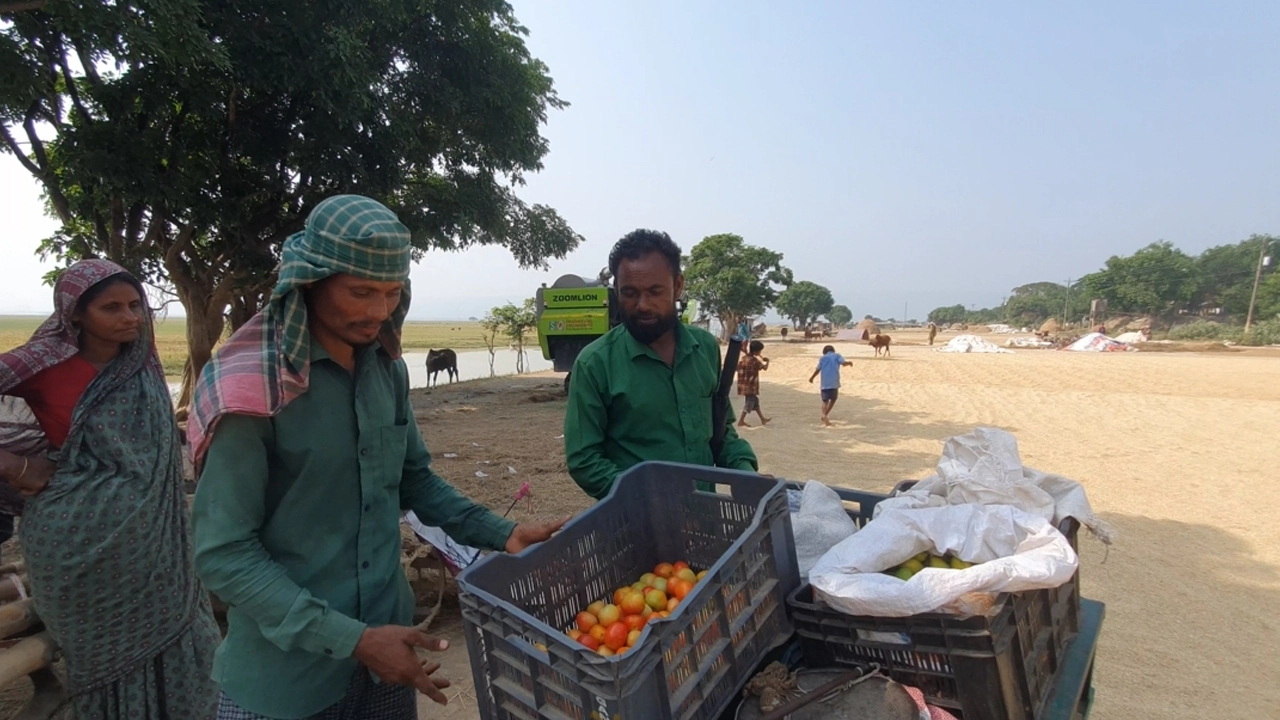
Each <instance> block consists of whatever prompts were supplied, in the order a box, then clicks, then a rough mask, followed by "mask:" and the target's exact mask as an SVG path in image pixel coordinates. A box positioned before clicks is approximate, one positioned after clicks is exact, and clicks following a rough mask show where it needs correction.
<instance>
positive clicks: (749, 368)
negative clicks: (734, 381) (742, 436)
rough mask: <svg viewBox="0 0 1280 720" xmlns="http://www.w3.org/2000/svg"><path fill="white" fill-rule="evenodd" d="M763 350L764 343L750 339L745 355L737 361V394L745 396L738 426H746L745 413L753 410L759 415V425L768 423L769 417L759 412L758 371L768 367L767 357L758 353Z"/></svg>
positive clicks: (748, 413) (747, 413)
mask: <svg viewBox="0 0 1280 720" xmlns="http://www.w3.org/2000/svg"><path fill="white" fill-rule="evenodd" d="M763 351H764V343H762V342H760V341H759V340H752V341H751V344H750V345H748V346H747V355H746V356H745V357H743V358H742V359H741V360H739V361H738V394H739V395H742V396H744V397H746V400H744V401H743V402H742V415H741V416H740V417H739V418H738V426H739V427H748V425H747V415H750V414H751V413H753V412H754V413H755V414H756V415H759V416H760V424H761V425H768V424H769V418H767V417H765V416H764V413H762V412H760V371H761V370H768V369H769V358H767V357H762V356H761V355H760V353H761V352H763Z"/></svg>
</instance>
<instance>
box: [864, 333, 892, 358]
mask: <svg viewBox="0 0 1280 720" xmlns="http://www.w3.org/2000/svg"><path fill="white" fill-rule="evenodd" d="M862 339H863V340H866V341H867V344H868V345H870V346H871V347H873V348H875V349H876V357H880V351H881V350H884V356H885V357H889V355H890V353H889V342H890V341H891V340H892V338H890V337H889V336H888V335H881V334H880V333H876V334H875V336H874V337H873V336H872V335H871V331H870V330H863V331H862Z"/></svg>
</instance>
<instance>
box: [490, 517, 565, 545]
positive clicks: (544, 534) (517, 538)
mask: <svg viewBox="0 0 1280 720" xmlns="http://www.w3.org/2000/svg"><path fill="white" fill-rule="evenodd" d="M571 519H572V517H567V518H564V519H563V520H557V521H555V522H549V523H543V524H540V525H534V524H531V523H520V524H519V525H517V526H516V527H515V529H514V530H512V531H511V537H509V538H507V546H506V548H504V549H505V550H506V551H507V552H509V553H518V552H520V551H521V550H524V549H525V548H527V547H529V546H530V545H537V544H538V543H540V542H543V541H544V540H546V539H547V538H549V537H551V536H552V535H555V534H556V533H557V532H560V528H562V527H564V524H565V523H567V522H569V520H571Z"/></svg>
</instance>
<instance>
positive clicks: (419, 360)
mask: <svg viewBox="0 0 1280 720" xmlns="http://www.w3.org/2000/svg"><path fill="white" fill-rule="evenodd" d="M524 359H525V372H541V371H543V370H550V369H551V361H550V360H543V359H542V350H540V349H539V348H538V347H537V346H536V345H535V346H534V347H533V349H532V350H525V353H524ZM404 362H405V364H406V365H408V366H409V387H413V388H421V387H426V386H427V354H426V353H424V352H412V351H410V352H406V353H405V354H404ZM493 371H494V374H495V375H515V373H516V351H515V350H508V349H506V348H503V349H501V350H495V351H494V353H493ZM487 377H489V351H488V350H459V351H458V379H459V380H478V379H480V378H487ZM447 382H449V378H448V377H446V375H445V373H443V372H442V373H440V374H439V375H437V376H436V383H447Z"/></svg>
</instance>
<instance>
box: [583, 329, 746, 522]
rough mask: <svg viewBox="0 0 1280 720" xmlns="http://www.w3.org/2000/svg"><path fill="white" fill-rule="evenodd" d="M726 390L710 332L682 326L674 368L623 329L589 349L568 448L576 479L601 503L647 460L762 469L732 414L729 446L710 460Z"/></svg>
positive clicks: (727, 432) (727, 417)
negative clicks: (718, 395) (715, 407)
mask: <svg viewBox="0 0 1280 720" xmlns="http://www.w3.org/2000/svg"><path fill="white" fill-rule="evenodd" d="M719 384H720V345H719V344H718V343H717V342H716V339H715V337H713V336H712V335H711V333H709V332H707V331H706V330H703V329H702V328H698V327H689V326H686V325H684V324H680V325H677V326H676V354H675V362H674V363H673V364H672V365H667V364H666V363H665V362H663V361H662V359H661V358H659V357H658V355H657V353H655V352H654V351H653V350H652V349H650V348H649V346H647V345H643V344H641V343H640V342H638V341H637V340H636V339H635V338H633V337H631V333H630V332H628V331H627V329H626V327H624V326H622V325H619V326H617V327H615V328H613V329H612V330H610V331H609V332H607V333H605V335H604V337H601V338H600V339H598V340H596V341H595V342H593V343H591V344H590V345H588V346H587V347H586V348H585V349H584V350H583V351H582V353H581V354H580V355H578V359H577V361H576V362H575V363H574V365H573V378H572V380H571V381H570V383H569V407H568V410H567V411H566V412H565V416H564V449H565V458H566V460H567V462H568V465H569V475H570V476H572V477H573V479H574V481H575V482H577V483H578V485H579V486H581V487H582V489H583V490H585V491H586V492H587V494H588V495H590V496H591V497H594V498H596V499H600V498H603V497H604V496H605V495H607V494H609V490H610V488H612V487H613V481H614V479H615V478H617V477H618V473H620V472H622V471H623V470H626V469H627V468H629V467H631V466H632V465H636V464H638V463H641V462H644V461H646V460H666V461H669V462H684V463H691V464H694V465H717V466H720V467H725V468H732V469H735V470H756V469H757V468H758V467H759V466H758V464H757V462H756V455H755V453H754V452H752V450H751V445H750V444H748V443H747V441H746V440H743V439H742V438H740V437H738V433H737V432H736V431H735V430H734V429H733V423H734V420H735V419H736V418H735V417H734V414H733V408H732V407H730V408H729V410H728V412H727V413H726V414H725V425H726V430H725V441H724V448H723V450H722V451H721V454H720V457H719V458H712V457H711V399H712V396H713V395H715V392H716V389H717V387H718V386H719Z"/></svg>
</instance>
